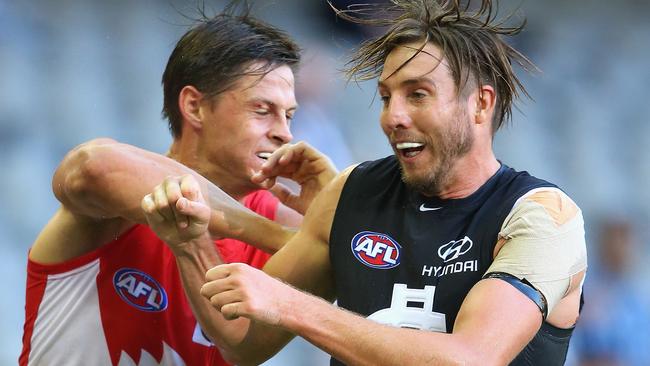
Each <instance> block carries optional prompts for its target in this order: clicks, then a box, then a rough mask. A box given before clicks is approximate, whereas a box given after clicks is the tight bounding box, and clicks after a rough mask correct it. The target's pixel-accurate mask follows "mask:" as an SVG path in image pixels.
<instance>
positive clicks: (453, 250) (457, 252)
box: [438, 236, 474, 263]
mask: <svg viewBox="0 0 650 366" xmlns="http://www.w3.org/2000/svg"><path fill="white" fill-rule="evenodd" d="M473 244H474V243H472V239H470V238H468V237H467V236H465V237H464V238H462V239H460V240H452V241H450V242H449V243H447V244H445V245H443V246H441V247H440V248H438V256H440V258H442V260H443V261H444V262H445V263H447V262H449V261H453V260H454V259H456V258H458V257H460V256H461V255H463V254H465V253H467V252H468V251H469V250H470V249H472V245H473Z"/></svg>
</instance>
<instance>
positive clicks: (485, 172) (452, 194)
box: [438, 149, 500, 199]
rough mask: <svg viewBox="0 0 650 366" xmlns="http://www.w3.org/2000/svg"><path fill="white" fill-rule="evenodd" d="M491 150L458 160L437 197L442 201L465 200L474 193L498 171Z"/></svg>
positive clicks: (496, 162)
mask: <svg viewBox="0 0 650 366" xmlns="http://www.w3.org/2000/svg"><path fill="white" fill-rule="evenodd" d="M499 166H500V164H499V162H498V161H497V159H496V157H495V156H494V153H493V152H492V149H489V151H488V152H485V151H483V152H481V154H472V153H471V152H470V153H468V154H467V155H465V156H463V157H461V158H459V159H458V160H457V161H456V164H454V166H453V167H452V168H451V174H450V178H449V180H448V182H447V184H446V185H445V187H444V188H443V189H442V190H441V191H440V193H439V194H438V197H440V198H442V199H458V198H465V197H468V196H469V195H471V194H472V193H474V192H476V191H477V190H478V189H479V188H481V186H482V185H483V184H485V182H487V181H488V180H489V179H490V178H491V177H492V176H493V175H494V174H495V173H496V172H497V170H499Z"/></svg>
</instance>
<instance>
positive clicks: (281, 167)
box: [252, 141, 337, 215]
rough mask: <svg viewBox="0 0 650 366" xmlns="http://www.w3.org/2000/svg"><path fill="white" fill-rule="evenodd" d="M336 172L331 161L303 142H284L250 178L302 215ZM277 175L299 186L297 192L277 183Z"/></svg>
mask: <svg viewBox="0 0 650 366" xmlns="http://www.w3.org/2000/svg"><path fill="white" fill-rule="evenodd" d="M336 174H337V171H336V168H335V167H334V164H332V162H331V160H330V159H329V158H328V157H327V156H325V155H323V154H322V153H321V152H320V151H318V150H316V149H314V148H313V147H311V146H310V145H309V144H307V143H306V142H304V141H301V142H298V143H297V144H286V145H283V146H282V147H280V148H279V149H277V150H276V151H275V152H273V154H272V155H271V156H270V157H269V158H268V160H267V161H266V162H265V163H264V165H262V170H261V171H259V172H257V173H255V175H253V177H252V181H253V182H254V183H256V184H259V185H260V186H261V187H262V188H265V189H268V190H270V191H271V192H272V193H273V194H274V195H275V196H276V197H278V199H279V200H280V202H282V203H283V204H285V205H286V206H288V207H291V208H292V209H294V210H296V211H297V212H299V213H301V214H303V215H304V214H305V212H306V211H307V208H308V207H309V205H310V204H311V201H312V200H313V199H314V197H316V195H317V194H318V192H320V191H321V190H322V189H323V188H324V187H325V186H326V185H327V184H328V183H329V182H330V181H331V180H332V179H334V177H335V176H336ZM277 177H284V178H288V179H291V180H293V181H295V182H296V183H298V184H299V185H300V193H299V194H295V193H293V192H292V191H291V190H290V189H289V188H288V187H287V186H285V185H283V184H281V183H277V182H276V178H277Z"/></svg>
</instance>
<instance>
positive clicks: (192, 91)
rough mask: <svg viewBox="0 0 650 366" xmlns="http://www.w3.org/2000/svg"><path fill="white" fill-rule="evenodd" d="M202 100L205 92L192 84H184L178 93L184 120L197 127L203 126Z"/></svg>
mask: <svg viewBox="0 0 650 366" xmlns="http://www.w3.org/2000/svg"><path fill="white" fill-rule="evenodd" d="M202 101H203V93H201V92H200V91H199V90H198V89H197V88H195V87H194V86H192V85H186V86H184V87H183V89H181V92H180V93H179V95H178V108H179V110H180V112H181V116H182V117H183V121H184V122H187V123H189V124H190V126H192V127H194V128H196V129H200V128H201V127H202V126H203V113H202V110H201V102H202Z"/></svg>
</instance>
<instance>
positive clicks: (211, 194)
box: [203, 182, 296, 254]
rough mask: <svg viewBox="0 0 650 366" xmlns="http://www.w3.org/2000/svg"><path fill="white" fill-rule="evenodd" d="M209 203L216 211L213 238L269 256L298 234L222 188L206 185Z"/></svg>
mask: <svg viewBox="0 0 650 366" xmlns="http://www.w3.org/2000/svg"><path fill="white" fill-rule="evenodd" d="M204 185H205V188H204V189H203V191H204V192H205V191H207V192H208V194H207V195H205V197H206V198H207V203H208V205H209V206H210V208H211V209H212V216H211V219H210V233H211V234H212V235H213V236H220V237H228V238H234V239H238V240H241V241H243V242H245V243H248V244H250V245H253V246H254V247H256V248H259V249H261V250H263V251H265V252H267V253H271V254H272V253H275V252H277V251H278V250H279V249H280V248H282V246H284V244H285V243H286V242H287V241H289V239H291V238H292V237H293V235H294V234H295V233H296V229H294V228H289V227H286V226H283V225H280V224H278V223H277V222H274V221H271V220H269V219H267V218H265V217H262V216H260V215H258V214H256V213H254V212H252V211H250V210H248V209H247V208H245V207H244V206H242V205H241V204H240V203H239V202H237V201H235V200H234V199H232V198H230V197H229V196H227V195H226V194H225V193H224V192H223V191H222V190H220V189H219V188H218V187H216V186H214V185H211V184H208V183H207V182H205V183H204Z"/></svg>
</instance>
